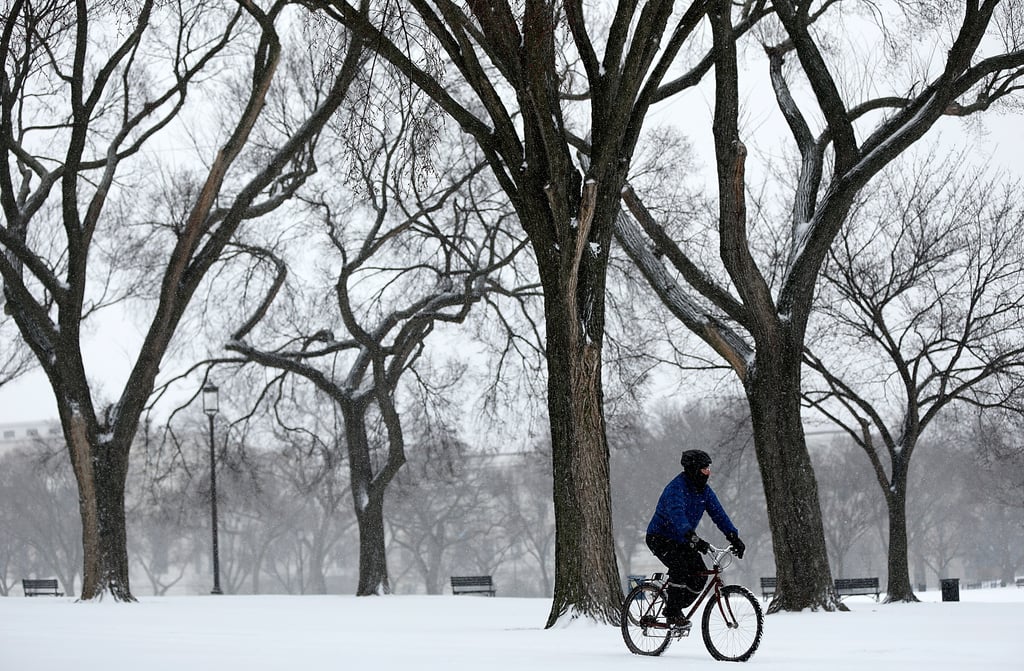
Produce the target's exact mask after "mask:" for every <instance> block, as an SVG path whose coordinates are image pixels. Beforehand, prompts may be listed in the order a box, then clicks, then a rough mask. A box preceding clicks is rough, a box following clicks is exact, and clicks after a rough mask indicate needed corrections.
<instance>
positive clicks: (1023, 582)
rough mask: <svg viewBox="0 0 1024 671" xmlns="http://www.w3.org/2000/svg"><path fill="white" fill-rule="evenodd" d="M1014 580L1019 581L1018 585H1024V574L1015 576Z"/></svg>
mask: <svg viewBox="0 0 1024 671" xmlns="http://www.w3.org/2000/svg"><path fill="white" fill-rule="evenodd" d="M1013 581H1014V582H1015V583H1017V587H1024V575H1018V576H1014V580H1013Z"/></svg>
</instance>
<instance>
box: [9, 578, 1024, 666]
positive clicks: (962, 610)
mask: <svg viewBox="0 0 1024 671" xmlns="http://www.w3.org/2000/svg"><path fill="white" fill-rule="evenodd" d="M920 596H921V598H922V599H924V600H925V603H920V604H899V605H879V604H876V603H875V602H874V601H873V600H872V599H870V598H868V597H855V598H851V599H847V603H848V604H849V605H850V607H851V610H852V612H849V613H784V614H778V615H771V616H769V617H768V618H767V620H766V623H765V633H764V639H763V640H762V643H761V647H760V649H759V650H758V651H757V653H756V654H755V655H754V657H753V658H752V659H751V660H750V661H749V662H747V664H748V665H749V666H750V667H754V668H759V669H764V670H766V671H769V670H770V671H850V670H853V669H857V670H865V671H914V670H917V669H922V670H923V669H927V670H928V671H973V670H974V669H979V670H981V669H984V670H986V671H1019V670H1024V589H1018V588H1015V587H1007V588H1002V589H980V590H961V592H960V598H961V600H960V601H959V602H942V601H941V599H940V594H939V592H937V591H931V592H925V593H923V594H921V595H920ZM549 606H550V601H548V600H546V599H512V598H500V597H499V598H493V599H491V598H485V597H473V596H463V597H452V596H390V597H383V598H358V599H357V598H355V597H351V596H216V597H215V596H208V595H204V596H189V597H149V598H145V597H144V598H142V599H141V600H140V602H139V603H138V604H131V605H125V604H116V603H88V604H78V603H75V602H74V600H73V599H69V598H53V597H37V598H24V597H21V596H12V597H8V598H0V670H2V671H50V670H53V671H58V670H59V671H65V670H67V671H71V670H74V671H120V670H122V669H123V670H128V669H133V670H134V669H141V670H145V671H164V670H168V671H169V670H174V671H205V670H207V669H216V670H218V671H231V670H234V669H239V670H244V671H258V670H264V669H266V670H271V669H272V670H278V671H317V670H320V669H332V670H333V669H337V670H345V671H356V670H362V669H367V670H369V669H373V670H380V671H390V670H392V669H404V670H409V671H425V670H430V669H444V670H445V671H469V670H473V671H477V670H486V671H541V670H543V669H580V670H585V671H610V670H612V669H614V670H616V671H621V670H623V669H646V670H651V669H686V670H687V671H691V670H693V669H711V668H721V665H722V664H727V663H726V662H716V661H714V660H713V659H712V658H711V656H710V655H709V654H708V652H707V651H706V650H705V649H704V644H703V642H702V641H701V639H700V636H699V634H695V635H694V636H691V637H690V638H689V639H683V640H682V641H677V642H675V643H673V644H672V646H671V647H670V648H669V649H668V651H667V652H666V653H665V654H664V655H663V656H662V657H658V658H645V657H637V656H633V655H631V654H630V653H629V652H628V651H627V650H626V647H625V645H623V643H622V639H621V637H620V634H619V630H618V629H616V628H612V627H607V626H598V625H594V624H589V623H585V624H584V623H575V624H572V625H569V626H565V627H561V628H558V629H554V630H545V629H543V624H544V621H545V619H546V617H547V612H548V608H549Z"/></svg>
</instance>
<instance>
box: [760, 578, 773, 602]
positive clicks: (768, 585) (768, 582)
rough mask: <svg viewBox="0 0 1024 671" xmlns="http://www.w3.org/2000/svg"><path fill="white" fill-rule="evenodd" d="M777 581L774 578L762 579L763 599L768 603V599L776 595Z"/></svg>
mask: <svg viewBox="0 0 1024 671" xmlns="http://www.w3.org/2000/svg"><path fill="white" fill-rule="evenodd" d="M776 582H777V581H776V579H775V577H774V576H772V577H770V578H761V597H762V598H763V599H764V600H765V601H767V600H768V597H770V596H771V595H772V594H775V584H776Z"/></svg>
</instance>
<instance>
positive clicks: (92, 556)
mask: <svg viewBox="0 0 1024 671" xmlns="http://www.w3.org/2000/svg"><path fill="white" fill-rule="evenodd" d="M87 4H88V6H87ZM268 4H269V5H270V6H269V7H268V8H267V9H266V10H264V9H262V8H261V7H259V6H257V5H256V4H255V3H253V2H238V3H233V2H226V1H225V2H219V1H217V0H208V1H204V0H197V2H190V3H186V4H173V3H172V4H165V3H157V2H153V1H152V0H142V1H141V2H138V3H85V2H76V3H72V2H52V3H35V2H28V1H26V0H15V1H14V2H12V3H9V4H7V5H6V6H5V10H4V17H3V18H4V20H3V22H2V25H3V29H2V32H0V61H2V62H3V75H2V80H0V146H2V149H3V151H2V152H0V161H2V169H0V205H2V207H3V212H4V224H3V226H0V246H2V248H3V252H4V253H3V255H2V256H0V277H2V278H3V288H4V294H5V299H6V309H7V311H8V312H9V313H10V314H11V315H12V316H13V317H14V320H15V322H16V323H17V325H18V329H19V331H20V333H21V336H22V338H23V339H24V340H25V341H26V343H27V344H28V346H29V347H30V348H31V350H32V352H33V353H34V355H35V357H36V359H37V360H38V362H39V365H40V366H41V367H42V369H43V371H44V373H45V374H46V376H47V378H48V380H49V382H50V384H51V386H52V388H53V391H54V395H55V397H56V400H57V409H58V413H59V416H60V419H61V424H62V426H63V429H64V437H65V440H66V442H67V446H68V453H69V455H70V457H71V462H72V465H73V466H74V471H75V477H76V479H77V482H78V488H79V492H80V499H79V500H80V513H81V518H82V528H83V533H82V540H83V546H84V560H83V561H84V584H83V588H82V598H83V599H86V600H88V599H95V598H100V597H102V596H103V595H104V594H110V595H111V596H112V597H113V598H114V599H115V600H118V601H131V600H133V596H132V594H131V589H130V586H129V579H128V557H127V544H126V538H125V536H126V531H125V510H124V488H125V478H126V474H127V471H128V462H129V454H130V451H131V445H132V441H133V440H134V438H135V434H136V430H137V429H138V426H139V418H140V416H141V413H142V412H143V411H144V408H145V405H146V403H147V401H148V399H149V397H150V394H151V392H152V390H153V388H154V381H155V379H156V377H157V374H158V372H159V370H160V365H161V362H162V361H163V358H164V355H165V354H166V352H167V349H168V346H169V345H170V343H171V340H172V337H173V336H174V334H175V332H176V329H177V327H178V325H179V323H180V322H181V320H182V317H183V315H184V313H185V310H186V308H187V307H188V305H189V303H190V301H191V299H192V296H193V295H194V293H195V292H196V290H197V288H198V287H199V285H200V283H201V282H202V281H203V278H204V277H205V276H206V274H207V272H208V271H209V269H210V268H211V266H213V265H214V264H215V263H216V262H217V261H218V259H219V257H220V255H221V251H222V250H223V248H224V246H225V244H226V243H227V242H228V240H230V239H231V237H232V236H233V235H234V233H235V231H236V230H237V229H238V227H239V226H240V225H241V224H242V223H243V222H244V221H246V220H249V219H252V218H254V217H257V216H260V215H263V214H265V213H267V212H269V211H272V210H273V209H274V208H276V207H278V206H279V205H280V204H281V203H283V202H285V201H286V200H287V199H288V198H289V197H290V196H291V195H292V194H293V193H294V192H295V190H296V189H297V188H298V187H299V186H301V184H302V183H303V181H304V180H305V179H306V178H307V177H308V175H309V174H311V172H313V171H315V168H316V166H315V163H313V162H312V161H311V160H310V156H311V152H310V151H309V148H310V145H311V143H313V142H314V141H315V140H316V138H317V136H318V132H319V130H320V129H321V128H322V127H323V126H324V124H325V123H326V121H327V120H328V119H329V118H330V116H331V115H332V114H333V113H334V111H335V110H336V109H337V107H338V106H339V105H340V104H341V102H342V101H343V100H344V98H345V94H346V91H347V90H348V88H349V85H350V83H351V81H352V80H353V78H354V77H355V75H356V74H357V73H358V71H359V54H360V50H359V48H358V47H355V48H353V49H350V50H346V49H345V45H344V44H343V42H342V41H341V40H340V39H339V40H338V42H339V46H340V51H339V53H341V54H343V55H344V61H343V62H340V64H335V63H332V64H330V67H327V68H326V69H325V72H327V73H328V74H327V76H326V77H325V79H326V83H325V84H324V87H323V89H321V91H320V93H321V95H320V96H318V97H314V98H311V99H308V107H306V108H304V110H305V111H304V114H303V118H302V119H300V120H298V122H297V123H295V124H294V125H289V126H285V127H284V128H283V129H282V128H281V127H280V126H275V127H274V129H276V130H277V131H278V132H276V133H274V136H275V138H276V141H275V142H274V143H273V144H270V145H269V146H267V145H262V144H261V145H260V146H259V147H257V148H256V149H255V151H254V152H253V155H246V153H245V151H244V150H245V149H246V148H247V146H248V143H249V142H250V140H252V139H253V137H254V135H253V130H254V128H255V127H256V126H257V123H258V122H259V121H260V119H261V113H262V112H263V110H264V109H265V106H266V103H267V101H268V93H269V92H270V91H271V87H272V84H273V83H274V82H275V81H276V79H277V73H278V67H277V66H278V64H279V62H280V60H281V55H282V51H283V49H284V46H283V42H282V37H281V35H280V34H279V32H278V29H277V27H276V24H277V22H278V21H279V20H280V19H281V16H282V12H283V11H284V9H285V8H286V6H287V5H288V4H289V3H287V2H284V1H281V0H278V1H275V2H273V3H268ZM111 25H117V26H118V28H117V29H116V30H103V29H101V27H103V26H111ZM229 47H230V49H229ZM339 58H340V57H339ZM245 59H248V65H243V64H244V63H245V62H246V60H245ZM235 67H237V68H239V72H245V73H247V74H246V75H242V77H243V79H245V83H244V84H243V85H241V86H240V87H239V90H240V91H242V94H241V97H240V98H238V99H235V100H234V101H232V104H231V105H224V106H222V107H218V106H216V105H212V104H211V99H209V98H207V99H203V98H202V96H200V95H199V94H200V93H201V92H205V93H207V95H213V92H212V90H209V89H207V90H203V89H202V88H201V86H200V82H202V81H204V80H205V81H208V80H210V79H213V78H215V75H214V72H217V73H222V74H223V75H224V76H226V77H228V78H229V79H230V77H231V76H232V73H233V72H234V70H233V68H235ZM222 68H223V69H222ZM211 83H212V82H211ZM221 83H225V84H227V83H229V82H223V81H221ZM190 103H194V107H192V106H190ZM210 109H222V110H223V113H224V115H225V117H230V120H229V121H227V123H226V126H227V127H226V128H225V129H224V131H225V134H224V136H223V137H222V138H220V139H219V140H215V142H216V143H217V144H218V145H219V148H218V149H217V151H216V152H215V153H214V154H213V155H212V156H206V157H205V159H203V158H202V157H198V158H197V161H202V163H205V165H206V168H207V170H206V173H205V174H204V175H201V176H198V175H197V176H196V179H194V180H192V179H189V180H186V181H185V184H184V187H183V188H182V189H181V192H180V194H179V196H180V197H179V198H176V199H174V200H173V204H174V205H175V213H174V214H173V215H172V214H169V215H168V217H167V219H165V220H164V221H163V222H161V223H162V226H154V227H153V228H152V229H149V230H150V233H149V235H148V236H147V237H146V239H144V240H141V241H139V243H140V244H139V245H138V247H137V248H136V249H134V250H131V252H130V254H129V255H128V256H127V257H124V258H122V259H121V260H120V261H119V263H120V264H121V265H122V266H126V265H129V264H133V263H143V262H145V261H148V262H151V264H152V265H150V266H148V267H147V268H146V269H145V270H144V271H140V272H139V273H138V274H139V276H140V278H143V279H150V280H152V278H158V282H159V287H158V288H156V287H154V289H155V293H157V294H158V298H157V299H156V300H155V305H154V306H153V308H152V311H151V312H150V314H149V317H148V319H149V323H148V327H147V329H146V331H145V335H144V336H143V340H142V343H141V345H140V346H139V348H138V351H137V355H136V357H135V361H134V366H133V367H132V369H131V372H130V373H129V375H128V377H127V380H126V381H125V383H124V386H123V388H122V389H121V391H120V392H119V394H117V396H116V398H115V399H114V401H113V403H111V404H109V405H104V404H103V403H102V399H98V398H97V397H96V388H95V383H94V381H93V380H92V378H91V377H90V375H89V371H88V367H87V362H86V357H85V354H84V351H83V346H82V341H83V321H84V320H85V319H86V318H88V317H89V316H90V315H91V314H93V313H94V312H95V311H97V310H98V309H101V308H102V307H104V306H105V305H109V304H111V303H112V302H116V301H117V300H118V299H123V298H124V296H125V293H126V292H130V291H131V290H132V289H134V288H135V287H134V286H128V287H126V288H125V290H124V291H122V292H121V293H118V292H116V291H114V284H112V283H110V282H109V281H108V280H109V278H110V277H111V275H112V273H111V272H106V273H105V272H104V271H105V268H104V266H103V264H102V262H101V258H102V254H101V250H102V249H104V248H105V247H106V248H112V247H113V246H114V244H115V242H116V241H117V240H119V239H124V237H125V236H122V233H125V232H126V231H127V230H130V226H129V224H131V223H134V222H135V221H137V220H138V219H140V218H144V217H146V216H148V214H149V213H145V212H139V211H138V208H137V207H134V206H133V203H138V202H141V200H142V199H141V198H140V194H141V192H142V191H141V190H142V189H144V188H145V185H144V184H140V183H139V182H140V181H141V180H143V177H144V176H148V175H152V174H154V171H152V170H148V169H147V168H148V165H147V164H146V162H145V157H144V154H143V149H144V148H146V147H151V146H153V145H154V144H155V143H156V141H157V139H158V138H161V137H163V135H164V134H166V132H169V131H170V130H171V129H173V128H174V124H175V123H176V122H178V121H183V122H187V121H188V120H189V115H198V116H201V117H202V118H203V124H204V126H203V128H204V129H210V128H211V127H216V121H217V120H216V119H212V118H211V116H210ZM192 118H195V117H194V116H193V117H192ZM269 130H270V129H267V130H266V131H261V132H260V133H259V134H257V136H256V137H259V138H260V140H264V139H266V132H269ZM162 132H164V133H162ZM243 156H245V157H246V160H244V161H242V160H239V159H240V157H243ZM249 159H251V160H249ZM140 176H143V177H140ZM119 236H122V237H120V238H119ZM117 265H118V262H114V267H116V266H117ZM112 269H113V268H112V267H107V268H106V270H107V271H111V270H112ZM136 269H137V270H138V268H136Z"/></svg>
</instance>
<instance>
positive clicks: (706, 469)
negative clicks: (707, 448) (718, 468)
mask: <svg viewBox="0 0 1024 671" xmlns="http://www.w3.org/2000/svg"><path fill="white" fill-rule="evenodd" d="M700 472H701V473H703V474H704V475H711V467H710V466H705V467H704V468H702V469H700Z"/></svg>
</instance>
